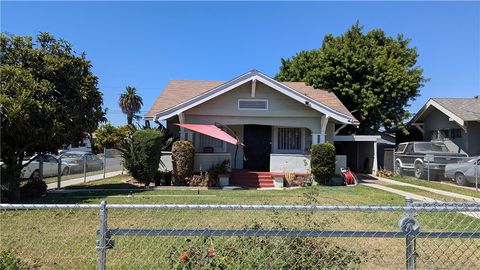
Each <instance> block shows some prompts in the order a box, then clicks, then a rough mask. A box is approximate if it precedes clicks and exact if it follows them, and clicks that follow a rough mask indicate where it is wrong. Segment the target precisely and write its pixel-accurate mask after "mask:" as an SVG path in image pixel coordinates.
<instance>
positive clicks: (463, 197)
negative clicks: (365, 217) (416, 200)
mask: <svg viewBox="0 0 480 270" xmlns="http://www.w3.org/2000/svg"><path fill="white" fill-rule="evenodd" d="M371 177H374V178H376V179H378V180H370V179H365V180H362V181H363V182H365V183H369V184H378V182H380V183H382V182H383V183H386V184H390V185H397V186H407V187H413V188H418V189H422V190H425V191H428V192H431V193H436V194H439V195H443V196H448V197H452V198H457V199H461V200H465V201H473V202H480V199H478V198H475V197H471V196H467V195H463V194H458V193H454V192H449V191H444V190H438V189H434V188H429V187H424V186H417V185H413V184H409V183H404V182H400V181H395V180H392V179H387V178H383V177H378V176H372V175H371Z"/></svg>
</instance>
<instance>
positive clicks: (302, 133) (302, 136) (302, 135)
mask: <svg viewBox="0 0 480 270" xmlns="http://www.w3.org/2000/svg"><path fill="white" fill-rule="evenodd" d="M279 128H298V129H300V149H291V150H283V149H278V129H279ZM272 137H273V138H272V142H273V153H274V154H303V153H304V149H305V128H299V127H273V132H272Z"/></svg>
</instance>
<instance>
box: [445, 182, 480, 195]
mask: <svg viewBox="0 0 480 270" xmlns="http://www.w3.org/2000/svg"><path fill="white" fill-rule="evenodd" d="M437 183H440V184H442V185H447V186H452V187H458V188H463V189H468V190H471V191H477V189H476V188H475V187H470V186H459V185H457V184H454V183H451V182H450V183H449V182H445V181H440V182H437ZM478 190H480V183H479V185H478ZM478 194H480V192H479V193H478Z"/></svg>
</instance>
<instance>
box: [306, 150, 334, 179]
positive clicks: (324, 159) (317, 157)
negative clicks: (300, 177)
mask: <svg viewBox="0 0 480 270" xmlns="http://www.w3.org/2000/svg"><path fill="white" fill-rule="evenodd" d="M310 166H311V168H312V175H313V177H314V179H315V181H317V183H320V182H323V183H325V184H326V183H327V181H328V180H329V179H330V178H332V177H333V176H335V146H333V145H332V144H330V143H322V144H314V145H312V154H311V162H310Z"/></svg>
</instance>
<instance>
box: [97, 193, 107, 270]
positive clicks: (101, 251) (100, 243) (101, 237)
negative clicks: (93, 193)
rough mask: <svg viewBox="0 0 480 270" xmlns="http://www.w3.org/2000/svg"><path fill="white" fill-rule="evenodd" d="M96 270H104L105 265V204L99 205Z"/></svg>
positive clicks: (104, 202) (103, 202)
mask: <svg viewBox="0 0 480 270" xmlns="http://www.w3.org/2000/svg"><path fill="white" fill-rule="evenodd" d="M97 249H98V267H97V269H98V270H105V266H106V264H107V202H106V201H102V202H101V203H100V226H99V229H98V240H97Z"/></svg>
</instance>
